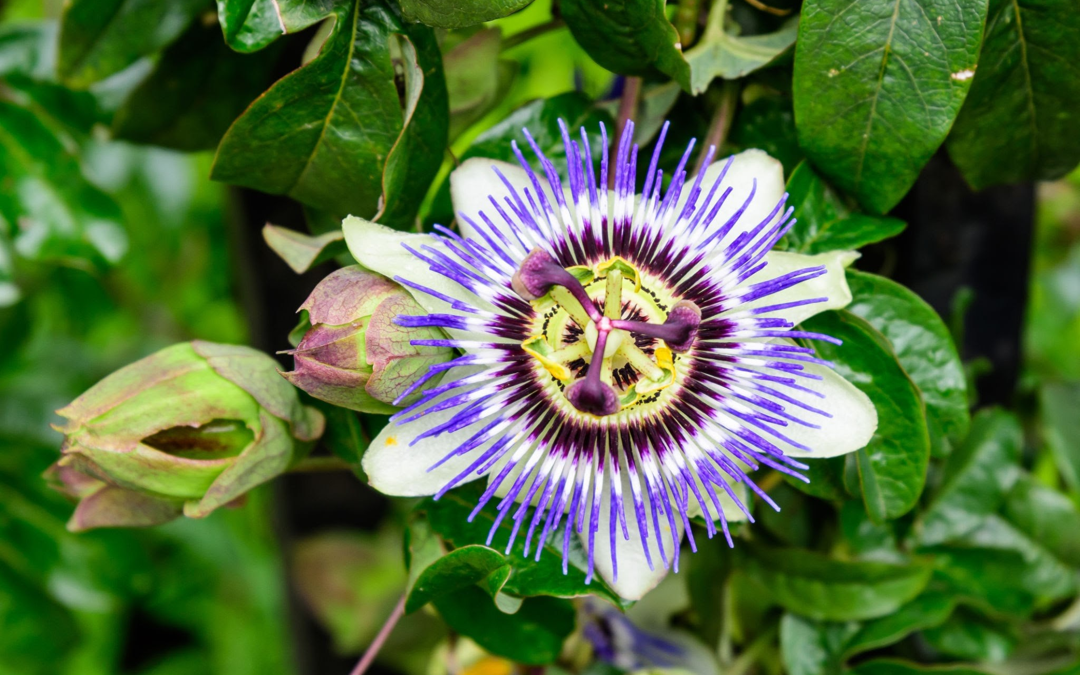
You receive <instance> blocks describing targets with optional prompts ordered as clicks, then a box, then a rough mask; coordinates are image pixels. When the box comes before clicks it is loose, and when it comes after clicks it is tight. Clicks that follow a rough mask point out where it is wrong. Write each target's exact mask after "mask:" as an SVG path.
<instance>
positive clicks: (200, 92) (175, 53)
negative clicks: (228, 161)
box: [112, 23, 279, 151]
mask: <svg viewBox="0 0 1080 675" xmlns="http://www.w3.org/2000/svg"><path fill="white" fill-rule="evenodd" d="M278 53H279V52H278V51H277V50H272V51H267V52H263V53H261V54H259V55H258V56H246V55H241V54H237V53H235V52H233V51H232V50H231V49H229V48H228V47H227V46H225V43H223V42H222V41H221V32H220V31H219V30H218V28H217V26H216V25H210V26H206V25H204V24H201V23H196V24H194V25H193V26H192V27H191V28H190V29H189V30H188V31H187V32H186V33H185V34H184V35H183V36H181V37H180V39H179V40H177V41H176V42H175V43H174V44H172V45H171V46H170V47H169V48H167V49H166V50H165V52H164V53H163V54H162V56H161V59H160V60H159V61H158V62H157V64H156V65H155V66H154V70H153V71H152V72H151V73H150V75H148V76H147V78H146V79H145V80H143V81H142V82H141V83H140V84H139V86H138V87H136V88H135V90H134V91H133V92H132V93H131V95H130V96H129V97H128V98H127V100H125V101H124V104H123V105H122V106H120V109H119V110H117V111H116V116H115V118H114V119H113V125H112V126H113V135H114V136H115V137H117V138H122V139H124V140H129V141H134V142H136V143H147V144H151V145H160V146H164V147H167V148H174V149H176V150H185V151H195V150H210V149H213V148H216V147H217V144H218V141H220V140H221V137H222V135H223V134H224V133H225V130H226V129H228V128H229V125H230V124H232V122H233V120H235V119H236V118H237V117H239V116H240V114H241V113H242V112H244V109H245V108H247V106H248V105H249V104H250V103H251V102H252V101H253V100H255V98H256V97H257V96H258V95H259V94H260V93H262V91H263V89H265V88H266V87H267V86H268V85H269V84H270V83H271V81H272V80H271V74H272V70H273V68H274V65H275V63H276V61H277V56H278Z"/></svg>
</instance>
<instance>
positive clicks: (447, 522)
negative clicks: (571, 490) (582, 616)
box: [417, 485, 622, 605]
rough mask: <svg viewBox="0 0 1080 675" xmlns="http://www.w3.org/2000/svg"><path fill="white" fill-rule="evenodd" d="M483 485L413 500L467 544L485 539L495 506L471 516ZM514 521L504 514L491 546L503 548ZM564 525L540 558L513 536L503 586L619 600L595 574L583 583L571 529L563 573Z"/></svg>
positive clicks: (444, 533)
mask: <svg viewBox="0 0 1080 675" xmlns="http://www.w3.org/2000/svg"><path fill="white" fill-rule="evenodd" d="M480 493H481V491H480V490H479V489H477V488H476V487H475V486H471V485H470V486H464V487H462V488H458V489H456V490H451V491H450V492H448V493H447V494H445V495H443V496H442V497H441V498H439V499H438V500H434V499H426V500H424V501H423V502H421V503H420V505H419V506H417V510H418V511H422V512H425V513H426V514H427V518H428V522H429V523H430V524H431V528H432V529H433V530H434V531H435V532H437V533H438V534H439V535H440V536H441V537H442V538H443V539H445V540H446V541H447V542H449V543H450V544H452V545H453V546H454V547H455V548H461V547H463V546H468V545H470V544H485V545H486V542H487V538H488V531H489V530H490V529H491V526H492V524H493V523H494V522H495V518H496V517H497V516H498V512H497V511H496V510H495V508H494V507H493V506H492V505H491V504H489V505H488V506H487V507H485V508H484V509H482V510H481V511H480V512H479V513H478V514H477V516H476V518H474V519H473V521H472V522H469V520H468V518H469V514H470V513H471V512H472V510H473V508H475V506H476V502H477V500H478V498H479V496H480ZM512 529H513V521H512V520H510V519H504V520H503V521H502V522H501V523H500V524H499V527H498V528H497V529H496V530H495V533H494V536H493V537H492V539H491V544H490V546H491V548H493V549H495V550H496V551H505V550H506V545H507V543H508V542H509V541H510V533H511V531H512ZM564 532H565V528H564V527H561V528H559V530H557V531H556V532H555V533H554V534H553V535H551V537H550V538H549V539H548V540H547V541H545V542H544V552H543V554H542V555H541V556H540V560H539V561H537V560H536V559H535V551H530V555H529V556H528V557H526V556H525V555H524V553H523V550H524V548H523V547H524V543H523V541H522V538H521V537H518V538H517V540H516V541H515V544H514V548H513V549H511V551H510V553H509V554H507V555H506V560H507V562H508V563H509V565H510V567H511V570H512V571H511V574H510V577H509V579H507V581H506V584H505V585H504V586H503V588H502V591H503V592H505V593H509V594H511V595H515V596H519V597H529V596H534V595H550V596H555V597H560V598H573V597H578V596H582V595H587V594H590V593H591V594H593V595H598V596H601V597H604V598H607V599H608V600H610V601H612V602H613V603H615V604H616V605H621V603H622V600H621V599H620V598H619V596H618V595H616V594H615V593H614V592H613V591H611V589H609V588H608V587H607V585H606V584H604V583H603V581H601V580H600V579H599V578H594V579H593V580H592V582H591V583H590V584H588V585H586V584H585V570H586V569H587V564H586V559H585V554H584V551H582V549H581V546H580V544H579V543H578V541H577V537H576V536H574V535H571V537H570V542H571V547H570V558H569V562H570V564H569V567H568V569H567V572H566V574H563V569H562V544H563V536H564Z"/></svg>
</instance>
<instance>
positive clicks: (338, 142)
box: [212, 2, 446, 219]
mask: <svg viewBox="0 0 1080 675" xmlns="http://www.w3.org/2000/svg"><path fill="white" fill-rule="evenodd" d="M335 17H336V22H335V25H334V30H333V32H332V33H331V34H330V36H329V37H328V38H327V40H326V43H325V44H324V45H323V47H322V51H321V53H320V54H319V56H318V57H317V58H315V59H314V60H313V61H311V62H310V63H308V64H307V65H305V66H303V67H302V68H300V69H299V70H296V71H294V72H293V73H291V74H289V75H287V76H286V77H284V78H282V79H281V80H279V81H278V82H277V83H276V84H275V85H274V86H273V87H271V88H270V90H269V91H267V92H266V93H264V94H263V95H262V96H260V97H259V98H258V99H256V100H255V102H254V103H252V104H251V107H249V108H248V109H247V111H246V112H245V113H244V115H243V116H241V117H240V118H239V119H238V120H236V122H234V123H233V125H232V127H230V128H229V130H228V132H227V133H226V134H225V137H224V138H223V139H222V141H221V145H220V146H219V147H218V151H217V156H216V157H215V160H214V168H213V172H212V177H213V178H214V179H215V180H220V181H224V182H228V183H234V184H237V185H244V186H247V187H252V188H256V189H259V190H262V191H264V192H270V193H273V194H286V195H289V196H290V197H293V198H294V199H296V200H298V201H300V202H303V203H305V204H308V205H310V206H314V207H317V208H320V209H325V210H328V211H332V212H334V213H337V214H339V215H344V214H353V215H360V216H364V217H370V216H371V215H372V214H374V213H375V211H376V209H377V206H378V201H379V198H380V197H384V198H385V202H386V204H387V206H388V208H390V209H392V210H394V212H395V217H400V218H402V219H406V218H405V216H407V215H408V214H409V213H410V212H411V213H415V210H416V209H417V208H418V207H419V202H420V200H421V198H422V194H423V189H422V188H420V187H419V186H420V185H422V186H423V187H426V184H427V182H428V181H430V180H431V178H432V177H433V176H434V175H435V172H436V171H437V170H438V166H439V163H440V162H441V160H442V151H443V147H444V145H445V138H446V87H445V83H444V81H443V78H442V74H441V72H442V71H441V65H440V64H441V57H440V55H439V53H438V47H437V45H436V44H435V39H434V36H433V35H432V33H431V30H430V29H429V28H426V27H423V26H403V25H402V23H401V21H400V19H399V18H398V17H397V15H396V14H395V12H394V10H393V9H392V8H391V7H390V6H388V5H386V4H384V3H383V2H371V3H360V2H356V3H352V4H350V5H349V6H348V7H344V8H341V10H340V11H339V13H337V14H336V15H335ZM397 35H400V36H402V37H401V38H400V39H399V38H398V37H394V36H397ZM395 46H397V47H398V48H399V49H400V57H399V58H401V59H402V64H403V67H404V70H405V76H404V77H405V83H404V89H405V96H404V97H401V96H400V95H399V90H398V84H399V83H398V82H397V76H396V74H395V59H394V57H393V49H394V47H395ZM421 77H422V80H423V81H422V82H421V81H418V80H420V79H421ZM416 111H420V112H417V113H416V115H414V112H416ZM413 152H415V153H416V154H412V153H413ZM384 189H389V190H390V192H389V193H388V194H386V195H385V196H384ZM398 190H407V192H406V193H399V192H398Z"/></svg>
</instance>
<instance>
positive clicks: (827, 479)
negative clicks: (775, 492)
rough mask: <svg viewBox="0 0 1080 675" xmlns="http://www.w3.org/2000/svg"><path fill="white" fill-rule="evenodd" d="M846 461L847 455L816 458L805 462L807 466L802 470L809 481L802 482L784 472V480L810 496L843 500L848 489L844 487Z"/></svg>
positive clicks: (835, 500)
mask: <svg viewBox="0 0 1080 675" xmlns="http://www.w3.org/2000/svg"><path fill="white" fill-rule="evenodd" d="M846 461H847V457H830V458H828V459H816V460H814V461H813V462H809V463H807V467H808V468H807V469H806V470H804V471H803V472H802V474H803V475H804V476H806V478H807V480H808V481H809V482H805V483H804V482H803V481H801V480H799V479H797V478H794V477H792V476H788V475H787V474H784V482H786V483H787V484H788V485H790V486H791V487H793V488H795V489H796V490H799V491H800V492H804V493H806V494H808V495H810V496H811V497H817V498H818V499H827V500H829V501H834V502H839V501H843V500H845V499H847V498H848V491H847V489H846V488H845V487H844V463H845V462H846Z"/></svg>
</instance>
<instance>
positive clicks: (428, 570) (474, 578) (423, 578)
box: [405, 545, 507, 612]
mask: <svg viewBox="0 0 1080 675" xmlns="http://www.w3.org/2000/svg"><path fill="white" fill-rule="evenodd" d="M506 566H507V565H506V559H505V558H504V557H503V555H502V554H501V553H499V552H498V551H496V550H494V549H490V548H488V547H486V546H477V545H472V546H462V547H461V548H457V549H454V550H453V551H450V552H449V553H447V554H446V555H444V556H442V557H440V558H438V559H437V560H434V561H433V562H431V564H429V565H428V566H427V567H425V568H423V569H422V570H420V573H419V574H418V575H417V576H416V578H415V580H414V581H413V583H412V584H411V585H410V586H409V592H408V594H407V595H406V599H405V611H406V612H415V611H416V610H418V609H420V608H421V607H423V606H424V605H426V604H427V603H429V602H431V601H433V600H437V599H438V598H441V597H443V596H445V595H449V594H450V593H453V592H454V591H457V590H460V589H462V588H465V587H466V586H472V585H474V584H476V583H478V582H481V581H483V580H484V579H486V578H487V577H488V576H489V575H491V574H492V573H494V572H495V571H496V570H498V569H500V568H505V567H506Z"/></svg>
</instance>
